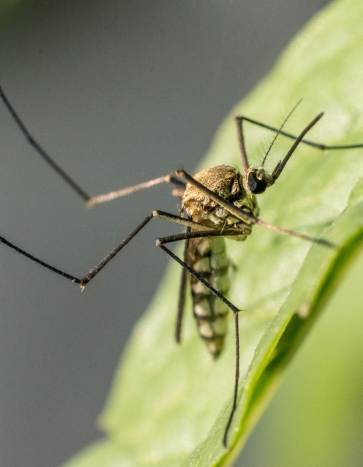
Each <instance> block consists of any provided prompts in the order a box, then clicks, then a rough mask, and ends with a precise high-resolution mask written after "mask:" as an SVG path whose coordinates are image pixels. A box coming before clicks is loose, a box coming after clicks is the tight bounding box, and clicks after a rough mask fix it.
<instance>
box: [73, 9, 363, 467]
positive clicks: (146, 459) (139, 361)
mask: <svg viewBox="0 0 363 467" xmlns="http://www.w3.org/2000/svg"><path fill="white" fill-rule="evenodd" d="M362 21H363V4H361V3H359V2H357V1H353V0H344V1H343V0H342V1H339V2H336V3H334V4H332V5H331V6H330V7H329V8H327V9H326V10H325V11H324V12H322V13H321V14H320V15H318V16H317V17H316V18H315V19H314V20H312V21H311V23H310V24H309V25H308V27H307V28H306V29H305V30H304V31H303V32H302V33H301V34H300V35H299V36H298V37H297V38H296V39H295V41H294V42H293V43H292V45H291V46H290V47H289V48H288V50H287V51H286V53H285V54H284V55H283V57H282V59H281V60H280V62H279V63H278V64H277V66H276V67H275V69H274V70H273V71H272V72H271V74H270V75H269V76H268V77H267V78H266V79H265V80H264V81H263V82H262V83H260V84H259V85H258V86H257V87H256V89H255V90H254V92H253V93H252V94H251V95H250V96H249V97H248V98H247V99H246V100H245V101H243V102H242V103H241V104H239V105H238V106H237V107H236V108H235V109H234V110H233V112H232V113H231V115H230V116H229V117H228V118H227V120H226V122H225V123H224V124H223V126H222V127H221V129H220V131H219V133H218V136H217V138H216V141H215V142H214V144H213V146H212V148H211V151H210V154H209V156H208V157H207V159H206V161H205V162H204V163H203V164H202V167H207V166H210V165H216V164H221V163H225V164H231V165H240V157H239V153H238V144H237V137H236V129H235V124H234V119H233V116H234V115H237V114H239V115H247V116H250V117H252V118H254V119H257V120H260V121H263V122H265V123H269V124H272V125H275V126H278V125H279V124H280V123H281V121H282V120H283V118H284V117H285V116H286V114H287V113H288V111H289V110H290V109H291V108H292V107H293V105H294V104H295V103H296V102H297V101H298V100H299V99H300V98H302V97H303V98H304V101H303V103H302V104H301V105H300V106H299V108H298V110H297V111H296V112H295V114H294V116H293V117H292V118H291V120H290V122H289V123H288V130H289V131H290V132H292V133H294V134H298V133H299V132H300V131H301V130H302V129H303V128H304V127H305V126H306V125H307V124H308V123H309V122H310V121H311V120H312V119H313V118H314V117H315V116H316V115H317V114H318V113H319V112H320V111H322V110H324V111H325V112H326V116H325V117H324V118H323V120H322V121H321V122H319V124H318V125H317V126H316V127H315V128H314V129H313V130H312V131H311V133H309V139H312V140H316V141H319V142H325V143H326V144H347V143H348V142H349V143H352V144H353V143H357V142H362V141H363V99H362V93H363V87H362V82H363V67H362V65H361V57H362V56H363V28H362ZM241 67H243V64H241ZM245 135H246V140H247V151H248V154H249V158H250V162H252V163H255V164H258V162H259V161H260V160H261V155H263V153H264V147H265V146H266V144H265V143H266V142H269V141H270V140H271V133H268V132H266V131H265V130H262V129H261V128H257V127H253V126H250V125H249V126H246V128H245ZM289 146H291V141H289V140H286V139H284V138H280V141H279V143H278V144H276V145H275V152H274V153H273V154H272V155H271V157H270V159H269V161H268V164H267V165H268V166H269V167H274V165H275V164H276V161H277V160H278V159H279V158H281V157H282V156H283V155H284V154H285V153H286V151H287V149H288V148H289ZM362 175H363V150H351V151H347V150H340V151H330V152H326V153H322V152H319V151H318V150H316V149H312V148H309V147H307V146H301V147H300V148H299V149H298V150H297V151H296V154H295V155H294V156H293V158H292V160H291V161H290V162H289V164H288V165H287V167H286V169H285V171H284V172H283V174H282V176H281V178H280V179H279V182H278V183H277V184H276V186H274V187H273V188H271V189H269V190H268V191H267V192H266V194H264V195H260V197H259V198H260V199H259V201H260V206H261V218H262V219H264V220H266V221H268V222H270V223H272V224H276V225H278V226H282V227H286V228H290V229H293V230H296V231H299V232H302V233H307V234H310V235H313V236H323V237H324V238H326V239H328V240H330V241H332V242H334V243H335V244H336V245H338V246H339V249H337V250H330V249H328V248H324V247H322V246H320V245H311V244H309V243H308V242H304V241H301V240H298V239H296V238H291V237H286V236H282V235H279V234H276V233H273V232H270V231H268V230H266V229H263V228H261V227H257V226H256V227H255V228H254V232H253V234H252V235H251V237H250V238H249V239H248V240H247V241H246V242H245V243H237V242H232V241H229V242H228V243H229V245H228V247H229V252H230V255H231V258H233V263H234V264H236V266H237V271H236V272H235V273H233V275H232V288H231V296H230V298H231V300H232V302H233V303H234V304H236V305H237V306H238V307H240V308H242V309H243V310H245V311H243V312H241V313H240V329H241V380H240V390H239V403H238V410H237V413H236V415H235V417H234V420H233V425H232V429H231V431H230V433H229V448H230V450H228V451H226V450H224V449H223V446H222V438H223V432H224V428H225V425H226V423H227V419H228V415H229V412H230V408H231V398H232V393H233V380H234V362H235V355H234V337H233V323H232V319H231V327H230V333H229V334H230V336H229V339H228V343H227V348H226V351H225V353H224V354H223V355H222V356H221V358H220V359H219V360H218V361H217V362H213V361H212V360H211V359H210V357H209V355H208V354H207V351H206V349H205V348H204V344H203V342H201V341H200V339H199V338H198V336H197V332H196V329H195V324H194V323H193V319H192V316H191V315H192V313H191V311H190V310H191V308H190V302H188V304H187V309H188V313H187V317H186V319H185V323H184V332H183V343H182V345H181V346H177V345H176V344H175V343H174V342H173V326H174V321H175V309H176V302H177V294H178V281H179V278H180V270H179V269H178V266H177V265H175V264H173V265H171V266H170V270H169V271H168V274H167V275H166V278H165V280H164V282H163V284H162V286H161V289H160V291H159V292H158V293H157V295H156V297H155V299H154V301H153V304H152V306H151V308H150V310H149V311H148V312H147V313H146V315H145V316H144V318H143V319H142V320H141V321H140V323H139V325H138V326H137V327H136V329H135V331H134V334H133V336H132V339H131V341H130V345H129V347H128V350H127V352H126V355H125V357H124V360H123V363H122V366H121V369H120V370H119V372H118V375H117V377H116V380H115V383H114V386H113V390H112V393H111V397H110V400H109V401H108V403H107V406H106V409H105V412H104V414H103V416H102V418H101V421H100V423H101V424H102V426H103V427H104V429H105V431H106V433H107V439H106V440H104V441H100V442H99V443H96V444H94V445H93V446H91V447H90V448H88V449H87V450H86V451H85V452H84V453H81V454H80V455H79V456H77V457H76V458H75V459H74V460H73V461H71V462H69V463H68V464H67V465H68V466H69V467H70V466H72V467H76V466H77V467H80V466H93V465H94V466H97V467H100V466H111V465H112V466H115V465H120V466H138V467H143V466H151V465H157V466H158V467H163V466H165V467H166V466H168V467H170V466H179V465H184V466H191V465H195V466H197V465H198V466H217V465H218V466H222V465H223V466H225V465H231V463H232V462H233V460H234V458H235V456H236V455H237V453H238V450H239V449H240V448H241V446H242V445H243V444H244V442H245V440H246V438H247V435H248V434H249V432H250V431H251V429H252V428H253V426H254V424H255V423H256V421H257V419H258V417H259V416H260V414H261V412H262V410H263V409H264V407H265V405H266V403H267V401H268V399H269V398H270V396H271V395H272V393H273V391H274V390H275V388H276V383H278V382H279V380H280V377H281V375H282V373H283V370H284V369H285V366H286V364H287V363H288V362H289V360H290V358H291V357H292V355H293V354H294V352H295V350H296V349H297V348H298V347H299V345H300V343H301V341H302V339H303V338H304V337H305V334H306V332H307V331H308V330H309V329H310V327H311V326H312V324H313V323H314V322H315V320H316V317H317V316H318V314H319V313H320V311H321V310H322V309H323V306H324V305H325V303H326V301H327V299H328V298H329V297H330V295H331V293H332V292H333V290H334V288H335V287H336V285H337V284H338V282H339V280H340V278H341V277H342V275H343V273H344V272H345V271H346V269H347V266H348V265H349V264H350V262H351V260H352V258H353V257H354V255H355V254H356V252H357V251H358V249H359V247H360V244H361V242H362V238H363V237H362V233H363V185H362V182H361V177H362ZM160 254H161V253H160ZM138 286H139V285H135V293H137V287H138ZM307 410H309V409H308V408H307ZM292 423H293V421H292ZM292 464H293V465H294V460H293V459H292V460H291V459H290V465H292ZM316 465H319V464H316Z"/></svg>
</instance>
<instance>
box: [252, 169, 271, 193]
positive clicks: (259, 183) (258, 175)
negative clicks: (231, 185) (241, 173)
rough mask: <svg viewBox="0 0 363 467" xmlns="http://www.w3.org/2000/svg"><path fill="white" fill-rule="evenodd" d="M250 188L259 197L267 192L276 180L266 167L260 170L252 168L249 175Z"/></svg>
mask: <svg viewBox="0 0 363 467" xmlns="http://www.w3.org/2000/svg"><path fill="white" fill-rule="evenodd" d="M247 183H248V187H249V189H250V190H251V192H252V193H253V194H254V195H259V194H260V193H263V192H264V191H266V188H268V187H269V186H271V185H273V183H274V179H273V177H272V175H270V174H268V173H267V172H266V171H265V169H264V167H263V166H261V167H260V168H259V169H254V168H252V167H250V169H249V170H248V173H247Z"/></svg>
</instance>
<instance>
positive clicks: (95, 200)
mask: <svg viewBox="0 0 363 467" xmlns="http://www.w3.org/2000/svg"><path fill="white" fill-rule="evenodd" d="M164 182H166V183H172V184H174V185H176V186H177V189H176V190H173V194H175V195H176V196H180V194H181V195H182V193H183V192H184V189H185V184H184V183H182V182H181V181H180V180H177V179H176V178H175V177H173V176H172V175H164V176H163V177H159V178H155V179H154V180H149V181H148V182H144V183H139V184H138V185H134V186H130V187H127V188H123V189H122V190H118V191H111V192H110V193H106V194H104V195H99V196H93V197H92V198H89V200H88V201H87V206H88V207H90V208H91V207H93V206H95V205H96V204H101V203H106V202H107V201H112V200H114V199H115V198H120V197H122V196H126V195H130V194H132V193H135V192H136V191H140V190H145V189H147V188H151V187H152V186H155V185H159V184H160V183H164Z"/></svg>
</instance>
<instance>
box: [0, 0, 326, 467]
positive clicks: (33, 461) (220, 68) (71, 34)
mask: <svg viewBox="0 0 363 467" xmlns="http://www.w3.org/2000/svg"><path fill="white" fill-rule="evenodd" d="M326 3H327V2H326V1H325V0H305V1H304V2H301V0H259V1H258V2H254V1H251V0H250V1H248V0H240V1H236V0H235V1H223V2H222V1H220V0H199V1H198V2H195V1H183V2H181V1H176V0H174V1H167V0H164V1H158V0H154V1H153V2H150V1H146V0H144V1H141V0H132V1H131V0H128V1H126V0H125V1H120V0H109V1H107V2H103V1H98V2H97V1H82V0H78V1H77V2H74V1H65V0H62V1H55V0H54V1H51V0H48V1H33V2H30V1H29V2H26V1H23V2H21V1H18V2H11V1H9V0H8V1H7V2H4V3H0V14H1V18H0V26H1V28H0V82H1V84H2V86H3V87H4V90H5V91H6V93H7V94H8V96H9V98H10V99H11V101H12V103H13V105H14V106H15V107H16V109H17V110H18V112H19V114H20V115H21V117H22V118H23V120H24V121H25V122H26V124H27V126H28V127H29V129H30V130H31V132H32V133H33V134H34V136H36V138H37V139H38V141H39V142H40V143H41V144H42V145H43V146H44V147H45V148H46V149H47V150H48V151H49V152H50V153H51V154H52V155H53V157H54V158H55V159H56V161H57V162H58V163H59V164H60V165H61V166H62V167H63V168H64V169H65V170H66V171H68V172H69V173H70V174H71V175H72V176H73V177H74V178H75V179H76V180H77V181H78V182H79V183H80V184H81V186H82V187H83V188H84V189H85V190H86V191H88V192H90V193H91V194H93V195H95V194H99V193H103V192H107V191H109V190H112V189H118V188H122V187H125V186H128V185H130V184H134V183H139V182H142V181H146V180H148V179H150V178H155V177H158V176H160V175H164V174H167V173H169V172H170V170H173V169H175V168H176V167H178V166H180V165H181V164H182V165H183V167H185V168H186V169H188V171H190V172H193V171H194V170H195V168H196V167H197V165H198V163H199V162H200V160H201V158H202V156H203V155H204V154H205V152H206V150H207V149H208V146H209V144H210V143H211V140H212V138H213V135H214V132H215V130H216V129H217V127H218V125H219V123H220V122H221V120H222V119H223V118H224V117H225V115H226V114H227V113H228V111H229V110H230V108H231V106H232V105H234V104H235V103H236V102H237V101H238V100H239V99H240V98H242V97H243V96H244V95H246V94H247V93H248V91H249V90H250V89H251V88H252V87H253V86H254V84H255V83H256V81H258V80H259V79H260V78H261V77H263V76H264V75H265V73H266V72H267V71H268V70H269V68H270V67H271V66H272V64H273V63H274V61H275V59H276V58H277V57H278V55H279V53H280V52H281V50H282V49H283V48H284V46H285V45H286V44H287V43H288V42H289V40H290V39H291V38H292V37H293V35H294V34H295V33H296V31H297V30H299V28H301V26H303V25H304V23H305V22H306V21H307V20H308V19H309V18H310V17H311V16H312V15H313V14H314V13H315V12H316V11H317V10H319V8H321V7H322V6H323V5H325V4H326ZM0 131H1V141H0V147H1V156H0V161H1V170H0V197H1V200H2V202H1V204H0V217H1V228H0V234H1V235H3V236H5V237H6V238H8V239H9V240H10V241H13V242H14V243H16V244H18V245H19V246H20V247H23V248H24V249H27V250H28V251H30V252H32V253H33V254H35V255H37V256H39V257H41V258H42V259H44V260H45V261H48V262H50V263H51V264H54V265H55V266H57V267H59V268H62V269H64V270H66V271H67V272H69V273H71V274H74V275H76V276H82V275H84V274H85V273H86V272H87V271H88V270H89V269H90V268H91V267H93V266H94V265H95V264H96V263H97V262H98V261H99V260H100V259H102V258H103V257H104V256H105V254H106V253H108V251H109V250H110V249H111V248H113V247H114V246H116V245H117V244H118V243H119V242H120V241H121V240H122V239H123V238H124V237H125V236H126V235H127V234H129V233H130V232H131V231H132V230H133V229H134V227H135V226H136V225H137V224H138V223H139V222H140V221H141V220H142V219H143V218H144V217H145V216H146V215H148V214H149V213H150V212H151V211H152V210H153V209H155V208H159V209H162V210H171V211H172V212H175V206H176V200H175V198H173V197H171V196H170V188H169V187H168V186H166V185H165V186H160V187H156V188H153V189H151V190H149V191H148V192H147V193H145V192H144V193H138V194H135V195H134V196H133V197H128V198H124V199H123V200H119V201H116V202H113V203H109V204H107V205H104V206H102V207H99V208H97V209H93V210H88V209H86V208H85V207H84V205H83V204H82V201H81V200H80V199H79V198H78V197H77V196H76V195H75V193H73V192H72V191H71V190H70V189H69V188H68V187H67V186H66V185H65V184H64V182H63V181H62V180H61V179H59V177H58V176H57V175H56V174H54V173H53V172H52V171H51V170H50V168H49V167H48V166H47V165H46V164H45V163H43V162H42V160H40V158H39V157H38V156H37V154H36V153H35V152H34V151H33V150H32V149H31V148H30V147H29V146H28V145H27V143H26V142H25V140H24V138H23V137H22V136H21V134H20V133H19V131H18V129H17V128H16V126H15V125H14V123H13V122H12V120H11V119H10V117H9V115H8V113H7V112H6V110H5V109H4V107H3V106H0ZM222 162H223V161H221V163H222ZM171 232H173V227H172V226H169V225H168V224H167V223H165V222H163V221H154V223H153V224H151V225H149V227H148V228H147V229H145V231H143V233H142V234H140V236H139V237H138V238H137V239H135V240H134V242H133V243H132V244H131V245H129V247H128V248H127V249H126V250H124V252H123V254H122V258H119V259H116V260H115V261H113V262H112V263H111V264H110V265H109V266H108V267H107V268H106V270H105V271H104V272H103V273H102V274H100V276H99V277H98V278H97V279H96V280H94V281H93V282H92V283H91V284H90V285H89V287H88V288H87V289H86V290H85V292H84V293H83V294H81V293H80V291H79V288H78V287H77V286H75V285H72V284H71V283H70V282H68V281H66V280H64V279H62V278H60V277H58V276H56V275H54V274H51V273H50V272H49V271H47V270H45V269H43V268H41V267H39V266H36V265H34V264H32V263H31V262H30V261H27V260H26V259H24V258H23V257H21V256H20V255H18V254H16V253H14V252H12V251H10V250H9V249H7V248H6V247H5V246H1V247H0V261H1V280H0V302H1V307H0V375H1V377H0V466H6V467H18V466H28V467H32V466H34V467H35V466H57V465H59V464H60V463H61V462H62V461H65V460H66V459H68V458H69V457H70V456H71V455H73V454H74V453H76V452H77V451H78V450H79V449H81V448H82V447H83V446H85V444H87V443H88V442H90V441H92V440H94V439H96V438H97V437H99V436H100V433H99V432H98V431H97V429H96V424H95V420H96V418H97V415H98V414H99V413H100V411H101V410H102V408H103V405H104V400H105V398H106V396H107V394H108V391H109V388H110V384H111V381H112V377H113V373H114V371H115V369H116V367H117V364H118V362H119V358H120V355H121V353H122V350H123V348H124V346H125V343H126V341H127V338H128V336H129V334H130V332H131V329H132V327H133V325H134V323H135V322H136V321H137V319H138V318H139V317H140V316H141V314H142V313H143V311H144V309H145V308H146V307H147V305H148V303H149V302H150V300H151V298H152V296H153V293H154V290H155V288H156V287H157V285H158V282H159V280H160V278H161V276H162V274H163V271H164V269H165V266H166V264H167V258H166V257H164V256H163V254H162V252H161V251H159V250H158V249H156V248H155V247H154V239H155V237H157V236H161V235H164V234H165V235H167V234H168V233H171ZM261 425H262V426H263V422H262V424H261ZM261 425H259V427H258V428H257V430H256V431H255V433H254V434H253V436H252V438H251V440H250V441H249V444H248V445H247V448H246V450H245V452H244V453H243V457H242V456H241V458H240V460H239V461H237V463H236V464H237V465H242V462H243V464H244V465H249V466H254V465H255V464H254V461H253V458H254V457H253V449H254V448H256V447H257V448H258V445H257V443H258V441H256V440H258V431H259V430H263V428H261ZM239 463H240V464H239ZM256 467H257V466H256Z"/></svg>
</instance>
